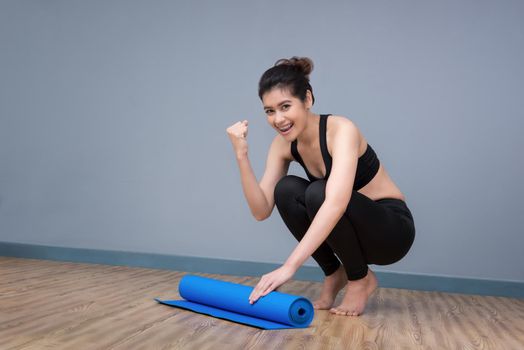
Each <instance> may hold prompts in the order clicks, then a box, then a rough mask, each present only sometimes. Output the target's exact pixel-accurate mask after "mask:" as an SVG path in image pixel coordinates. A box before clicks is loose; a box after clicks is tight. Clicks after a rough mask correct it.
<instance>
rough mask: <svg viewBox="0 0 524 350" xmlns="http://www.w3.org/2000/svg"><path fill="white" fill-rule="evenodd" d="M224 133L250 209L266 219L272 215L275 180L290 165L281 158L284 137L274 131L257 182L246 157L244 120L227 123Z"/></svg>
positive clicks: (245, 121)
mask: <svg viewBox="0 0 524 350" xmlns="http://www.w3.org/2000/svg"><path fill="white" fill-rule="evenodd" d="M227 133H228V135H229V137H230V139H231V142H232V144H233V148H234V150H235V155H236V159H237V163H238V168H239V170H240V179H241V182H242V189H243V190H244V195H245V197H246V200H247V203H248V205H249V208H250V210H251V213H252V214H253V216H254V217H255V219H256V220H258V221H262V220H265V219H267V218H268V217H269V216H270V215H271V212H272V211H273V208H274V205H275V202H274V197H273V193H274V189H275V186H276V184H277V182H278V180H280V179H281V178H282V177H283V176H284V175H286V174H287V171H288V168H289V161H288V160H286V159H285V158H284V156H283V152H282V150H283V143H285V140H283V139H282V138H281V137H279V135H277V136H276V137H275V139H274V140H273V142H272V143H271V146H270V149H269V153H268V157H267V162H266V170H265V172H264V175H263V176H262V180H261V181H260V184H259V183H258V182H257V179H256V177H255V174H254V172H253V169H252V167H251V164H250V162H249V158H248V152H247V149H248V147H247V139H246V137H247V120H244V121H243V122H238V123H236V124H234V125H232V126H230V127H229V128H228V129H227Z"/></svg>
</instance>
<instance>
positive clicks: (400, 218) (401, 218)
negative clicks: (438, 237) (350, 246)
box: [344, 191, 415, 265]
mask: <svg viewBox="0 0 524 350" xmlns="http://www.w3.org/2000/svg"><path fill="white" fill-rule="evenodd" d="M394 205H395V204H393V203H391V202H388V201H384V202H383V203H381V202H380V201H373V200H372V199H371V198H369V197H367V196H365V195H363V194H361V193H359V192H357V191H353V193H352V195H351V199H350V201H349V205H348V207H347V208H346V212H345V213H344V215H345V216H346V218H348V219H349V221H350V222H351V224H352V226H353V228H354V230H355V232H356V234H357V236H358V239H359V242H360V245H361V247H362V250H363V251H364V255H365V256H366V259H367V261H368V263H370V264H378V265H387V264H392V263H394V262H396V261H398V260H400V259H401V258H402V257H404V256H405V255H406V253H407V252H408V251H409V249H410V247H411V245H412V243H413V240H414V234H415V232H414V229H412V226H411V225H408V223H407V221H406V218H405V215H401V214H399V212H398V211H397V210H394V209H392V206H394Z"/></svg>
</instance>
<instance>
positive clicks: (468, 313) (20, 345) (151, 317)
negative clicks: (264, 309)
mask: <svg viewBox="0 0 524 350" xmlns="http://www.w3.org/2000/svg"><path fill="white" fill-rule="evenodd" d="M184 274H185V272H181V271H169V270H156V269H145V268H135V267H125V266H107V265H97V264H80V263H70V262H57V261H49V260H36V259H18V258H11V257H0V340H1V346H0V347H1V348H2V349H45V348H52V349H84V348H96V349H115V350H122V349H153V348H154V349H157V348H159V349H213V350H215V349H222V348H225V349H228V350H231V349H297V348H304V349H322V350H324V349H458V348H464V349H522V348H524V300H523V299H515V298H503V297H490V296H478V295H465V294H453V293H441V292H423V291H412V290H403V289H392V288H380V287H379V288H378V289H377V291H376V292H375V293H374V294H373V295H372V296H371V298H370V300H369V303H368V305H367V307H366V310H365V312H364V314H363V315H362V316H360V317H345V316H336V315H332V314H330V313H329V311H317V312H316V313H315V319H314V320H313V322H312V324H311V326H310V327H309V328H307V329H292V330H278V331H266V330H260V329H257V328H252V327H249V326H244V325H239V324H236V323H233V322H229V321H225V320H220V319H216V318H212V317H209V316H205V315H200V314H197V313H193V312H190V311H186V310H182V309H177V308H171V307H167V306H165V305H160V304H158V303H157V302H156V301H154V298H155V297H160V298H170V299H177V298H179V295H178V293H177V287H178V282H179V281H180V279H181V278H182V277H183V276H184ZM198 275H201V276H207V277H212V278H218V279H221V280H224V281H231V282H235V283H242V284H246V285H251V286H254V285H255V284H256V283H257V281H258V279H257V278H253V277H236V276H228V275H215V274H198ZM320 287H321V284H320V283H316V282H308V281H290V282H288V283H286V284H285V285H284V286H282V287H281V288H280V289H279V290H280V291H282V292H284V293H292V294H297V295H303V296H305V297H307V298H310V299H314V298H315V297H316V296H318V295H319V293H320ZM342 296H343V294H342V293H340V294H339V296H338V297H337V301H336V302H340V301H341V299H342Z"/></svg>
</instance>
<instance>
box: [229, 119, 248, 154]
mask: <svg viewBox="0 0 524 350" xmlns="http://www.w3.org/2000/svg"><path fill="white" fill-rule="evenodd" d="M226 131H227V134H228V136H229V139H230V140H231V143H232V144H233V149H234V150H235V153H236V154H237V156H244V155H246V154H247V120H244V121H241V122H236V123H235V124H233V125H231V126H230V127H229V128H227V129H226Z"/></svg>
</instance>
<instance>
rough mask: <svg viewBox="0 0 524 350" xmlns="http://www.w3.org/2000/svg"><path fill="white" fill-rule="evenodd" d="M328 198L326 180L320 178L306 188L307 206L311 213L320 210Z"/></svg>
mask: <svg viewBox="0 0 524 350" xmlns="http://www.w3.org/2000/svg"><path fill="white" fill-rule="evenodd" d="M325 198H326V180H318V181H315V182H313V183H311V184H310V185H309V186H308V187H307V189H306V196H305V200H306V208H307V210H308V213H309V214H314V213H316V212H317V211H318V209H319V208H320V206H321V205H322V203H324V199H325Z"/></svg>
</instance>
